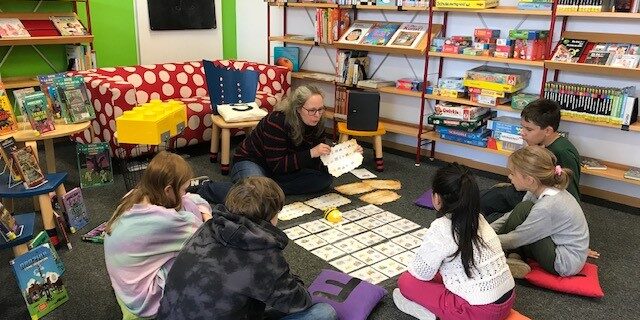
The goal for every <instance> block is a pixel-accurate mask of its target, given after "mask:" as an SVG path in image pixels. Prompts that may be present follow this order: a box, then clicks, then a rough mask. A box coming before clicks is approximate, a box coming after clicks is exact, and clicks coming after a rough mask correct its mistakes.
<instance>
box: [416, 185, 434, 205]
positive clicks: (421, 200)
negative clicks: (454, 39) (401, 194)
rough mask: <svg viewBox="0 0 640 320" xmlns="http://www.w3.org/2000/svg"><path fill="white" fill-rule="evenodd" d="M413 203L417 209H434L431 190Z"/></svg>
mask: <svg viewBox="0 0 640 320" xmlns="http://www.w3.org/2000/svg"><path fill="white" fill-rule="evenodd" d="M414 203H415V204H416V205H417V206H419V207H423V208H427V209H434V208H433V201H432V200H431V189H429V190H427V191H426V192H425V193H423V194H422V195H421V196H420V197H419V198H418V199H417V200H416V201H415V202H414Z"/></svg>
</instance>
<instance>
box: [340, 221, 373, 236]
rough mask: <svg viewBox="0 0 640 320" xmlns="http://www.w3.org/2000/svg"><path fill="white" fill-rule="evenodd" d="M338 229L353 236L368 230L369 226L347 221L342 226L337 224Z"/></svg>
mask: <svg viewBox="0 0 640 320" xmlns="http://www.w3.org/2000/svg"><path fill="white" fill-rule="evenodd" d="M336 229H338V230H340V231H342V232H344V233H345V234H347V235H349V236H353V235H356V234H359V233H363V232H365V231H367V228H365V227H363V226H361V225H359V224H357V223H347V224H343V225H341V226H337V227H336Z"/></svg>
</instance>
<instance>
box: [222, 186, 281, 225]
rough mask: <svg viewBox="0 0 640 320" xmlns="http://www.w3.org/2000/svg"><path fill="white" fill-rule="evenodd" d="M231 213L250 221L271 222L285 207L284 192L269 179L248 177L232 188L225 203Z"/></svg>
mask: <svg viewBox="0 0 640 320" xmlns="http://www.w3.org/2000/svg"><path fill="white" fill-rule="evenodd" d="M224 205H225V207H227V209H228V210H229V212H231V213H234V214H237V215H241V216H245V217H247V218H249V219H250V220H254V221H257V220H266V221H271V219H273V217H275V216H276V214H278V212H280V211H281V210H282V207H283V206H284V192H282V189H281V188H280V186H279V185H278V184H277V183H276V182H275V181H273V180H271V179H270V178H267V177H261V176H254V177H247V178H244V179H242V180H240V181H238V182H237V183H236V184H234V185H233V187H231V189H230V190H229V193H228V194H227V198H226V200H225V202H224Z"/></svg>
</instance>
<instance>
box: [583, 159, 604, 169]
mask: <svg viewBox="0 0 640 320" xmlns="http://www.w3.org/2000/svg"><path fill="white" fill-rule="evenodd" d="M580 165H582V166H583V167H584V168H585V169H589V170H607V165H606V164H604V163H602V162H600V161H599V160H598V159H594V158H588V157H581V159H580Z"/></svg>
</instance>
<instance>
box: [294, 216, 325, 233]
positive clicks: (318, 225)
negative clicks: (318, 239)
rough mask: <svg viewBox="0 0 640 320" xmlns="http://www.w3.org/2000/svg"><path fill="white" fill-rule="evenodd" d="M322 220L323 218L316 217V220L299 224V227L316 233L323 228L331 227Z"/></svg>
mask: <svg viewBox="0 0 640 320" xmlns="http://www.w3.org/2000/svg"><path fill="white" fill-rule="evenodd" d="M322 220H324V219H318V220H313V221H311V222H306V223H303V224H301V225H300V227H302V228H303V229H305V230H307V231H309V232H311V233H318V232H321V231H324V230H329V229H331V226H329V225H328V224H326V223H324V222H323V221H322Z"/></svg>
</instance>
